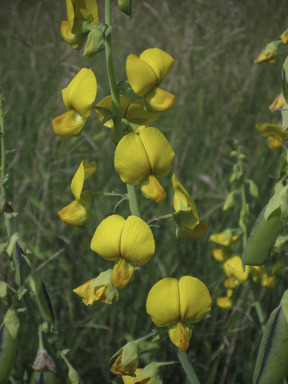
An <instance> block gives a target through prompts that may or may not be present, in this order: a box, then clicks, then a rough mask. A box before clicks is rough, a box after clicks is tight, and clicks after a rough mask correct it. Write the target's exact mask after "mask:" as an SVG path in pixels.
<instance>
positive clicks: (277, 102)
mask: <svg viewBox="0 0 288 384" xmlns="http://www.w3.org/2000/svg"><path fill="white" fill-rule="evenodd" d="M285 103H286V100H285V97H284V94H283V92H282V93H280V95H279V96H278V97H277V99H276V100H274V101H273V103H272V104H271V105H270V107H269V108H270V109H271V111H272V112H275V111H276V109H274V108H279V109H280V108H282V107H283V105H284V104H285Z"/></svg>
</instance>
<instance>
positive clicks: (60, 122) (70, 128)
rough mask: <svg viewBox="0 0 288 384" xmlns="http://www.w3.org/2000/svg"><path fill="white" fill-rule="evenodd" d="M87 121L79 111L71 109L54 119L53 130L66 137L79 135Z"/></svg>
mask: <svg viewBox="0 0 288 384" xmlns="http://www.w3.org/2000/svg"><path fill="white" fill-rule="evenodd" d="M85 121H86V120H85V119H84V118H83V117H82V116H81V115H80V114H79V113H78V112H76V111H75V110H74V109H70V110H69V111H67V112H65V113H63V114H62V115H60V116H57V117H55V118H54V119H53V120H52V126H53V131H54V133H55V134H56V135H57V136H60V137H64V138H66V137H71V136H79V135H80V133H81V132H82V128H83V126H84V124H85Z"/></svg>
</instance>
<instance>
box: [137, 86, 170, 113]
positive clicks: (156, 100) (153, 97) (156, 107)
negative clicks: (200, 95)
mask: <svg viewBox="0 0 288 384" xmlns="http://www.w3.org/2000/svg"><path fill="white" fill-rule="evenodd" d="M144 100H145V102H146V103H147V104H148V105H149V106H150V108H151V109H153V111H155V112H161V113H162V112H167V111H169V109H171V108H172V107H173V105H174V101H175V96H174V95H172V93H169V92H167V91H164V89H162V88H159V87H154V88H153V89H151V91H149V92H148V93H146V94H145V96H144Z"/></svg>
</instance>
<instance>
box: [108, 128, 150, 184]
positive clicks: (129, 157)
mask: <svg viewBox="0 0 288 384" xmlns="http://www.w3.org/2000/svg"><path fill="white" fill-rule="evenodd" d="M147 129H148V128H147ZM114 166H115V170H116V172H117V173H118V175H119V176H120V178H121V180H122V181H123V183H127V184H131V185H136V184H138V183H139V181H140V180H141V179H143V178H144V177H145V176H146V175H148V174H149V173H150V171H151V167H150V163H149V160H148V156H147V153H146V150H145V148H144V146H143V144H142V140H141V139H140V137H139V136H138V134H137V133H134V132H132V133H128V135H126V136H124V137H123V138H122V139H121V140H120V141H119V143H118V145H117V147H116V150H115V157H114Z"/></svg>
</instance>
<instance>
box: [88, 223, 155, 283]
mask: <svg viewBox="0 0 288 384" xmlns="http://www.w3.org/2000/svg"><path fill="white" fill-rule="evenodd" d="M91 249H92V251H94V252H96V253H98V255H100V256H101V257H103V259H105V260H110V261H115V262H116V263H115V266H114V268H113V274H112V280H113V284H114V286H115V287H116V288H117V289H122V288H124V287H125V286H126V285H127V284H128V283H129V281H131V280H132V279H133V276H134V270H135V266H136V264H139V265H144V264H146V263H147V261H149V260H150V258H151V257H152V256H153V254H154V252H155V241H154V237H153V233H152V231H151V229H150V227H149V226H148V224H146V223H145V221H143V220H142V219H140V218H139V217H137V216H129V217H128V218H127V219H126V220H125V219H124V217H122V216H119V215H112V216H109V217H107V218H106V219H104V220H103V221H102V222H101V223H100V224H99V226H98V227H97V229H96V231H95V234H94V236H93V238H92V241H91Z"/></svg>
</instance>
